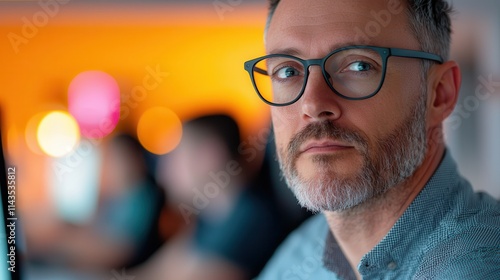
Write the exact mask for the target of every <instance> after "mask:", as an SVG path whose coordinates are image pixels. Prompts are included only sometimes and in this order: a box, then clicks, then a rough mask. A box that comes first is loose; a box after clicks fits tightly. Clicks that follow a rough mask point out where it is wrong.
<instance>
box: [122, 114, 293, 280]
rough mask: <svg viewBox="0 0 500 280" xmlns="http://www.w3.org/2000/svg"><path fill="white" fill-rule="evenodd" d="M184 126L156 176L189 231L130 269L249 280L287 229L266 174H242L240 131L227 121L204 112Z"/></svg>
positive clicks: (164, 275) (148, 275) (178, 279)
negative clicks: (165, 187) (176, 142)
mask: <svg viewBox="0 0 500 280" xmlns="http://www.w3.org/2000/svg"><path fill="white" fill-rule="evenodd" d="M183 128H184V130H183V137H182V141H181V143H180V144H179V146H178V147H177V148H176V150H175V151H173V152H172V153H171V154H169V155H167V156H164V157H162V158H161V159H160V162H159V164H158V169H157V173H158V178H159V179H158V181H159V182H164V185H166V186H168V187H169V188H168V195H169V197H170V198H171V199H172V202H171V203H177V208H178V211H179V212H180V213H181V215H182V217H183V219H184V221H185V222H186V224H187V225H188V229H187V230H186V231H184V232H183V234H181V235H179V236H178V238H177V239H176V242H171V243H168V245H167V246H165V248H164V249H162V251H163V252H162V253H161V254H158V257H156V258H155V260H154V261H153V262H151V263H150V264H149V265H147V266H145V267H143V268H142V270H141V271H140V272H137V274H136V273H132V274H133V275H139V276H138V277H139V278H144V279H175V280H183V279H214V280H215V279H217V280H225V279H230V280H237V279H251V278H253V277H255V276H256V275H257V274H258V273H259V272H260V270H261V269H262V267H263V266H264V264H265V263H266V262H267V260H268V259H269V258H270V256H271V255H272V253H273V252H274V250H275V248H276V247H277V245H278V244H279V243H280V242H281V240H282V239H283V238H284V236H285V234H286V233H284V232H283V229H284V228H285V227H284V226H283V225H282V221H281V220H280V218H279V212H278V211H279V210H278V207H277V206H276V203H275V199H274V197H273V190H272V188H271V187H270V184H271V182H270V180H269V177H268V174H269V173H266V172H260V173H258V175H260V176H257V175H252V172H250V171H249V170H251V168H249V166H248V165H247V164H246V163H247V162H245V161H244V160H243V157H242V154H241V153H239V152H238V147H239V145H240V131H239V127H238V125H237V123H236V121H235V120H234V119H233V118H231V117H229V116H227V115H222V114H220V115H207V116H202V117H198V118H195V119H193V120H190V121H188V122H186V123H185V124H184V126H183ZM254 173H255V172H254Z"/></svg>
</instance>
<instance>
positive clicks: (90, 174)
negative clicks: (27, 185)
mask: <svg viewBox="0 0 500 280" xmlns="http://www.w3.org/2000/svg"><path fill="white" fill-rule="evenodd" d="M101 166H102V159H101V152H100V150H99V148H98V147H97V146H95V145H93V144H92V142H91V141H89V140H88V139H82V140H81V141H80V143H79V144H78V146H77V147H76V148H75V149H74V150H73V151H72V152H71V153H70V154H68V155H66V156H64V157H60V158H54V159H50V164H49V165H48V167H49V168H47V170H46V172H47V175H46V176H47V178H48V185H49V186H50V193H49V194H50V197H51V199H52V201H53V203H54V206H55V210H56V213H57V215H58V216H59V217H60V218H61V219H63V220H64V221H67V222H70V223H73V224H85V223H87V222H88V221H89V220H90V219H91V218H92V216H93V215H94V214H95V211H96V207H97V202H98V197H99V177H100V169H101Z"/></svg>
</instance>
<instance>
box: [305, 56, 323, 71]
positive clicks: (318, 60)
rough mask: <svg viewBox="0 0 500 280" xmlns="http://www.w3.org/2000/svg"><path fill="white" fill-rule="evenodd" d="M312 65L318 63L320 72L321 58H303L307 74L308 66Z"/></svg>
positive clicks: (321, 66)
mask: <svg viewBox="0 0 500 280" xmlns="http://www.w3.org/2000/svg"><path fill="white" fill-rule="evenodd" d="M313 65H318V66H319V67H320V68H321V72H323V59H308V60H304V66H305V68H306V69H307V72H308V74H309V72H310V68H311V66H313Z"/></svg>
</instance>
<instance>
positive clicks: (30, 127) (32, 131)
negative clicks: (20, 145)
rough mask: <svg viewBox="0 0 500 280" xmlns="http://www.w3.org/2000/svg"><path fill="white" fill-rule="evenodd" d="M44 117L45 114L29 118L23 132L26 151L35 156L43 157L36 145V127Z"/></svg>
mask: <svg viewBox="0 0 500 280" xmlns="http://www.w3.org/2000/svg"><path fill="white" fill-rule="evenodd" d="M45 116H46V113H38V114H36V115H34V116H33V117H31V118H30V120H29V121H28V123H27V124H26V129H25V131H24V138H25V140H26V145H27V146H28V149H29V150H30V151H31V152H33V153H34V154H37V155H43V151H42V150H41V149H40V146H39V145H38V139H37V130H38V125H39V124H40V122H41V121H42V119H43V117H45Z"/></svg>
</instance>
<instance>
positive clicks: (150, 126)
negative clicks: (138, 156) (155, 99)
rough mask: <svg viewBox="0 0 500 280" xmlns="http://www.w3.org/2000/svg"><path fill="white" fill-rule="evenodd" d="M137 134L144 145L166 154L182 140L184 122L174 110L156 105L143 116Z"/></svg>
mask: <svg viewBox="0 0 500 280" xmlns="http://www.w3.org/2000/svg"><path fill="white" fill-rule="evenodd" d="M137 135H138V138H139V141H140V142H141V144H142V146H143V147H144V148H146V149H147V150H148V151H150V152H151V153H154V154H157V155H162V154H166V153H168V152H170V151H172V150H173V149H175V147H177V145H178V144H179V142H180V141H181V137H182V123H181V121H180V119H179V117H178V116H177V114H175V113H174V112H172V110H170V109H167V108H164V107H154V108H151V109H149V110H147V111H146V112H145V113H144V114H143V115H142V116H141V118H140V120H139V124H138V126H137Z"/></svg>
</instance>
